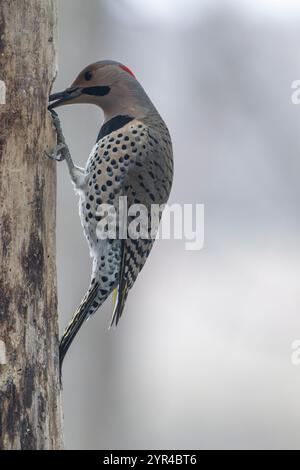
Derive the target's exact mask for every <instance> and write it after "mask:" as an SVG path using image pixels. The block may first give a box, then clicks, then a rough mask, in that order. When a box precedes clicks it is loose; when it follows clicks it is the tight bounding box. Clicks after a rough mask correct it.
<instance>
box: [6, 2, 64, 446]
mask: <svg viewBox="0 0 300 470" xmlns="http://www.w3.org/2000/svg"><path fill="white" fill-rule="evenodd" d="M55 73H56V0H0V259H1V269H0V413H1V416H0V448H2V449H60V448H62V418H61V403H60V385H59V372H58V322H57V297H56V269H55V205H56V173H55V164H54V163H53V162H51V161H49V160H47V159H46V158H45V156H44V151H45V150H46V151H48V152H49V151H51V150H52V149H53V146H54V142H55V136H54V131H53V128H52V124H51V118H50V115H49V113H48V111H47V101H48V95H49V91H50V89H51V86H52V83H53V80H54V77H55ZM1 103H2V104H1ZM3 103H5V104H3Z"/></svg>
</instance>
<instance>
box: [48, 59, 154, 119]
mask: <svg viewBox="0 0 300 470" xmlns="http://www.w3.org/2000/svg"><path fill="white" fill-rule="evenodd" d="M49 101H50V105H49V107H48V109H49V110H51V109H54V108H57V107H58V106H64V105H67V104H79V103H89V104H95V105H96V106H99V107H100V108H102V109H103V111H104V114H105V116H106V118H110V117H112V116H114V115H118V114H124V112H125V113H126V114H128V113H130V112H131V113H133V115H134V116H136V115H137V114H140V113H137V112H136V111H140V112H141V110H142V109H143V108H145V107H146V108H147V107H149V103H151V102H150V100H149V98H148V97H147V95H146V93H145V91H144V90H143V88H142V87H141V85H140V84H139V82H138V81H137V80H136V78H135V76H134V74H133V73H132V71H131V70H130V69H129V68H128V67H126V66H125V65H123V64H121V63H120V62H115V61H111V60H105V61H100V62H95V63H94V64H91V65H88V66H87V67H85V68H84V69H83V70H82V71H81V72H80V74H79V75H78V76H77V78H76V79H75V81H74V82H73V83H72V85H71V86H70V87H69V88H66V89H65V90H64V91H62V92H59V93H54V94H52V95H50V97H49Z"/></svg>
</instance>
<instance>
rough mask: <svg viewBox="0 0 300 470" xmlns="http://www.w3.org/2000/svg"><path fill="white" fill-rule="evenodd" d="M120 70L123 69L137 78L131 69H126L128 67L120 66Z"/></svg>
mask: <svg viewBox="0 0 300 470" xmlns="http://www.w3.org/2000/svg"><path fill="white" fill-rule="evenodd" d="M120 68H121V69H122V70H125V72H127V73H129V74H130V75H131V76H132V77H133V78H135V75H134V73H133V72H132V71H131V70H130V68H129V67H126V65H120Z"/></svg>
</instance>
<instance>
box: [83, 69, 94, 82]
mask: <svg viewBox="0 0 300 470" xmlns="http://www.w3.org/2000/svg"><path fill="white" fill-rule="evenodd" d="M92 76H93V74H92V72H90V71H89V70H88V71H87V72H85V74H84V78H85V80H87V81H89V80H91V78H92Z"/></svg>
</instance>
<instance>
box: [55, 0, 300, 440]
mask: <svg viewBox="0 0 300 470" xmlns="http://www.w3.org/2000/svg"><path fill="white" fill-rule="evenodd" d="M298 3H299V2H298ZM299 25H300V6H299V5H298V4H297V2H296V1H289V0H287V1H283V0H282V1H272V0H260V1H258V0H254V1H251V2H250V1H246V0H245V1H242V0H237V1H233V0H232V1H221V0H220V1H217V0H210V1H199V0H176V1H175V0H113V1H112V0H88V1H83V0H59V72H58V77H57V80H56V83H55V85H54V90H55V91H58V90H61V89H64V88H65V87H66V86H68V85H70V84H71V82H72V81H73V80H74V78H75V76H76V75H77V74H78V72H79V71H80V70H81V69H82V68H83V67H84V66H86V65H87V64H89V63H91V62H95V61H97V60H101V59H106V58H110V59H115V60H120V61H121V62H123V63H124V64H126V65H128V66H129V67H130V68H132V70H133V71H134V72H135V74H136V76H137V78H138V79H139V80H140V81H141V83H142V84H143V86H144V88H145V89H146V91H147V92H148V94H149V95H150V97H151V98H152V100H153V102H154V103H155V105H156V106H157V108H158V109H159V111H160V113H161V114H162V116H163V117H164V118H165V120H166V122H167V124H168V126H169V129H170V132H171V135H172V138H173V144H174V156H175V179H174V185H173V190H172V194H171V198H170V202H179V203H203V204H205V244H204V248H203V250H201V251H197V252H196V251H186V250H185V245H184V242H183V241H180V240H176V241H172V240H171V241H167V240H161V241H158V242H157V243H156V245H155V247H154V249H153V251H152V253H151V256H150V258H149V260H148V262H147V264H146V266H145V268H144V270H143V271H142V273H141V275H140V277H139V278H138V281H137V282H136V285H135V286H134V288H133V290H132V291H131V293H130V296H129V299H128V302H127V306H126V311H125V314H124V316H123V318H122V321H121V322H120V324H119V326H118V328H117V329H115V330H110V331H108V326H109V322H110V317H111V309H112V308H111V302H110V300H108V301H107V302H106V303H105V305H104V306H103V307H102V308H101V309H100V310H99V311H98V313H97V315H96V316H95V317H94V318H92V319H90V320H89V321H88V322H87V323H86V324H84V326H83V327H82V330H81V332H80V333H79V336H78V338H77V339H76V341H75V343H74V345H73V346H72V348H71V350H70V352H69V354H68V356H67V358H66V360H65V365H64V374H63V375H64V415H65V439H66V447H67V448H69V449H76V448H79V449H138V448H148V449H149V448H154V449H163V448H171V449H176V448H179V449H192V448H196V449H215V448H221V449H223V448H224V449H230V448H233V449H240V448H244V449H245V448H250V449H251V448H275V449H276V448H300V402H299V400H300V398H299V397H300V393H299V392H300V366H295V365H292V363H291V353H292V349H291V343H292V341H294V340H295V339H299V338H300V289H299V284H300V246H299V229H300V227H299V196H300V185H299V170H300V164H299V154H300V143H299V124H300V106H297V105H294V104H292V102H291V92H292V90H291V83H292V81H293V80H296V79H299V78H300V61H299V44H300V28H299ZM59 114H60V116H61V118H62V123H63V128H64V132H65V135H66V139H67V142H68V143H69V146H70V148H71V151H72V154H73V158H74V160H75V161H76V163H77V164H79V165H81V166H84V165H85V162H86V160H87V157H88V155H89V152H90V150H91V148H92V145H93V144H94V142H95V138H96V136H97V133H98V131H99V128H100V126H101V122H102V115H101V112H100V111H99V110H97V109H96V108H93V107H91V106H87V105H80V106H74V107H71V106H70V107H65V108H62V109H59ZM58 186H59V194H58V221H57V250H58V286H59V311H60V328H61V333H62V332H63V329H64V327H65V326H66V324H67V322H68V320H69V319H70V318H71V316H72V313H73V311H74V309H75V308H76V307H77V305H78V304H79V302H80V300H81V298H82V297H83V295H84V293H85V290H86V288H87V287H88V283H89V278H90V269H91V261H90V258H89V253H88V248H87V244H86V241H85V238H84V235H83V231H82V228H81V225H80V220H79V216H78V202H77V196H76V195H75V193H74V191H73V188H72V185H71V183H70V179H69V175H68V172H67V169H66V165H65V164H64V163H61V164H58Z"/></svg>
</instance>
